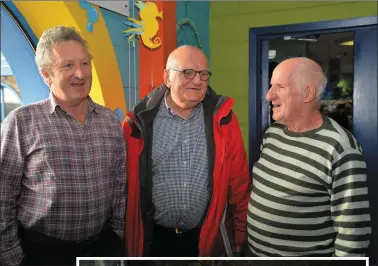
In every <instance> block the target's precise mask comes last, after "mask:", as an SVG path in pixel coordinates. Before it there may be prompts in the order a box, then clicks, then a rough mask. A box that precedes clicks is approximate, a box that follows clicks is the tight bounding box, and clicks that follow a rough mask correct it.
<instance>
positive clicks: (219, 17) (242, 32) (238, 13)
mask: <svg viewBox="0 0 378 266" xmlns="http://www.w3.org/2000/svg"><path fill="white" fill-rule="evenodd" d="M366 16H377V3H376V2H349V1H344V2H299V1H297V2H286V1H285V2H283V1H281V2H271V1H266V2H251V1H245V2H223V1H213V2H211V5H210V58H211V62H210V66H211V71H212V72H213V73H214V75H213V76H212V77H211V86H212V87H213V88H214V89H215V90H216V91H217V92H218V93H221V94H226V95H229V96H231V97H234V98H235V100H236V102H235V106H234V110H235V113H236V114H237V116H238V118H239V121H240V124H241V127H242V132H243V139H244V145H245V147H246V148H247V149H248V86H249V81H248V78H249V75H248V68H249V28H252V27H263V26H276V25H285V24H295V23H306V22H317V21H324V20H336V19H346V18H355V17H366Z"/></svg>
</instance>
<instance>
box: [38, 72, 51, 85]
mask: <svg viewBox="0 0 378 266" xmlns="http://www.w3.org/2000/svg"><path fill="white" fill-rule="evenodd" d="M39 73H41V76H42V78H43V80H44V81H45V83H46V84H47V86H49V87H50V85H51V75H50V73H49V72H48V71H46V70H43V69H39Z"/></svg>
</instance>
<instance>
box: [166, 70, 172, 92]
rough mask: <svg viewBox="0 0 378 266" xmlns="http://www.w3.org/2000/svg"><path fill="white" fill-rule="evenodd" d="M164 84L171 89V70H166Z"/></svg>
mask: <svg viewBox="0 0 378 266" xmlns="http://www.w3.org/2000/svg"><path fill="white" fill-rule="evenodd" d="M164 83H165V85H166V86H167V87H168V88H170V87H171V80H170V78H169V69H164Z"/></svg>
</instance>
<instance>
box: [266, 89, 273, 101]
mask: <svg viewBox="0 0 378 266" xmlns="http://www.w3.org/2000/svg"><path fill="white" fill-rule="evenodd" d="M265 98H266V100H267V101H268V102H271V101H272V100H273V98H274V91H273V88H270V89H269V91H268V93H267V94H266V97H265Z"/></svg>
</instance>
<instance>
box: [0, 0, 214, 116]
mask: <svg viewBox="0 0 378 266" xmlns="http://www.w3.org/2000/svg"><path fill="white" fill-rule="evenodd" d="M93 3H97V4H98V3H100V5H101V7H100V6H97V5H95V4H93ZM117 4H118V5H120V2H117ZM121 5H122V7H121V6H120V7H118V8H122V12H119V13H118V12H114V11H112V8H111V7H108V6H106V5H105V7H107V8H104V7H103V6H104V4H103V3H102V2H98V1H88V2H85V1H78V2H72V1H6V2H2V12H3V9H4V10H7V11H8V13H9V15H10V16H13V17H15V18H16V19H17V20H18V21H19V22H20V23H21V24H22V27H23V28H24V29H25V30H26V35H28V36H29V37H30V41H31V43H32V46H34V47H35V45H36V43H37V41H38V39H39V37H40V36H41V34H42V32H43V31H44V30H46V29H48V28H50V27H53V26H55V25H65V26H74V27H75V28H77V29H78V30H79V32H80V33H81V34H82V35H83V37H84V38H85V39H86V40H87V41H88V46H89V49H90V50H91V53H92V54H93V56H94V59H93V84H92V91H91V93H90V96H91V97H92V98H93V100H94V101H95V102H97V103H99V104H102V105H104V106H107V107H109V108H110V109H112V110H114V111H116V113H117V115H118V116H119V117H120V119H122V118H123V116H124V114H125V112H126V111H127V110H128V109H131V108H132V107H133V106H134V105H135V103H137V102H138V101H139V99H140V98H142V97H144V96H145V95H146V94H147V93H148V92H149V91H151V90H152V88H154V87H156V86H158V85H160V83H162V81H163V80H162V78H163V70H164V68H165V61H166V58H167V56H168V54H169V53H170V52H171V51H172V50H173V49H174V48H175V47H176V46H179V45H183V44H191V45H195V46H197V47H200V48H202V49H203V50H204V52H205V53H206V54H207V55H209V52H210V49H209V20H208V18H209V2H196V1H193V2H192V1H187V2H178V3H176V2H173V1H170V2H143V1H132V2H128V1H123V2H122V4H121ZM4 7H5V8H4ZM113 10H115V9H113ZM3 34H5V33H4V32H3V28H2V36H3ZM176 35H177V39H176V38H172V36H176ZM8 36H9V37H11V36H10V35H8ZM12 38H13V37H12ZM2 39H3V38H2ZM24 42H25V40H24ZM31 48H32V47H31ZM11 49H12V50H13V53H14V54H17V52H16V48H11ZM29 49H30V48H29ZM3 50H4V49H3ZM28 58H29V59H30V62H31V64H33V60H34V58H33V56H32V55H30V54H29V56H28ZM19 61H20V60H19ZM13 65H14V64H13ZM32 68H33V69H35V72H34V73H33V75H32V76H30V75H29V78H31V77H34V79H40V78H39V77H38V74H37V73H38V72H37V69H36V67H35V66H33V67H32ZM17 69H18V68H17V67H16V71H15V72H17ZM29 69H30V68H29ZM18 76H21V74H20V75H18ZM22 76H23V77H25V76H27V75H22ZM39 81H41V79H40V80H39ZM38 84H39V85H37V86H34V88H33V90H34V92H33V93H32V94H31V93H29V92H31V88H29V87H28V86H27V84H26V85H23V86H21V85H20V87H22V88H20V90H22V89H23V90H24V91H25V93H22V98H23V102H24V103H30V102H35V101H37V100H41V99H42V98H44V97H46V95H47V94H48V89H47V88H46V86H45V85H44V84H43V83H41V82H39V83H38ZM36 91H41V92H43V93H36ZM32 95H34V96H33V97H32ZM36 95H37V96H36Z"/></svg>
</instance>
